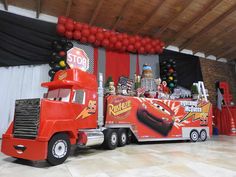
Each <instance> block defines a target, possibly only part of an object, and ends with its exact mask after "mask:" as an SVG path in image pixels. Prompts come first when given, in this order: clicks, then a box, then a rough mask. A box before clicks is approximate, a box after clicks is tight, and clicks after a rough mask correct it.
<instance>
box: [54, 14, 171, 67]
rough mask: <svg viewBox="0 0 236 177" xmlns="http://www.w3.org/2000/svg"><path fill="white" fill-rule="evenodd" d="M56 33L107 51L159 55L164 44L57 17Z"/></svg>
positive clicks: (147, 38) (159, 41)
mask: <svg viewBox="0 0 236 177" xmlns="http://www.w3.org/2000/svg"><path fill="white" fill-rule="evenodd" d="M56 31H57V33H58V34H59V35H60V36H64V37H66V38H67V39H73V40H78V41H80V42H82V43H90V44H92V45H94V46H95V47H101V46H102V47H104V48H106V49H108V50H115V51H118V52H133V53H139V54H160V53H162V51H163V48H164V45H165V44H164V42H163V41H161V40H159V39H154V38H149V37H142V36H139V35H128V34H126V33H119V32H116V31H112V30H107V29H103V28H99V27H96V26H90V25H88V24H85V23H80V22H76V21H74V20H72V19H71V18H67V17H64V16H60V17H58V23H57V27H56ZM57 51H58V50H57ZM174 64H175V63H174Z"/></svg>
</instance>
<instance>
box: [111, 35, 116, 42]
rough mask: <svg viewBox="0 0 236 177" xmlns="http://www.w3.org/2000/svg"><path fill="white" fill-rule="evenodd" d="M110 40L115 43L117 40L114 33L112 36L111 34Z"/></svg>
mask: <svg viewBox="0 0 236 177" xmlns="http://www.w3.org/2000/svg"><path fill="white" fill-rule="evenodd" d="M110 41H111V42H112V43H115V42H116V41H117V37H116V36H115V35H114V36H111V38H110Z"/></svg>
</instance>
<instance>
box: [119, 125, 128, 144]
mask: <svg viewBox="0 0 236 177" xmlns="http://www.w3.org/2000/svg"><path fill="white" fill-rule="evenodd" d="M127 140H128V137H127V132H126V129H124V128H120V129H119V130H118V146H119V147H122V146H125V145H126V144H127Z"/></svg>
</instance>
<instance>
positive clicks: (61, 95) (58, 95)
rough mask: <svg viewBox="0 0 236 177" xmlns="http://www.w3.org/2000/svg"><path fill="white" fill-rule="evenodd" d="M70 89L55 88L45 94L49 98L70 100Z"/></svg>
mask: <svg viewBox="0 0 236 177" xmlns="http://www.w3.org/2000/svg"><path fill="white" fill-rule="evenodd" d="M70 91H71V90H70V89H54V90H49V91H48V93H47V94H46V95H45V96H46V98H47V99H49V100H55V101H63V102H69V100H70Z"/></svg>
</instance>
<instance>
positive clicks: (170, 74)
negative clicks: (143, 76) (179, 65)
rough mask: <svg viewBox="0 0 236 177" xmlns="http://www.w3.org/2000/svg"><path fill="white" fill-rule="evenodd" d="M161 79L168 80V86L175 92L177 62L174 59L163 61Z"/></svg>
mask: <svg viewBox="0 0 236 177" xmlns="http://www.w3.org/2000/svg"><path fill="white" fill-rule="evenodd" d="M160 69H161V79H162V80H163V81H165V82H166V84H167V87H169V89H170V90H171V91H172V92H173V91H174V89H175V88H176V86H177V82H178V80H177V73H176V62H175V61H174V60H173V59H170V60H166V61H162V62H161V68H160Z"/></svg>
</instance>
